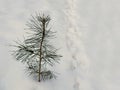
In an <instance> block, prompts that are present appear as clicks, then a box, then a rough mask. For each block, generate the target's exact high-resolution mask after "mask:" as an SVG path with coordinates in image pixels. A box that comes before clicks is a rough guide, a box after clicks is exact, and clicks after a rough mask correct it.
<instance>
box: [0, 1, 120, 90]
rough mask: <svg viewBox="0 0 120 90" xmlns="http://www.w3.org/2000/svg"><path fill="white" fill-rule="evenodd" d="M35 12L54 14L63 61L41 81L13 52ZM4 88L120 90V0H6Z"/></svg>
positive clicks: (0, 53)
mask: <svg viewBox="0 0 120 90" xmlns="http://www.w3.org/2000/svg"><path fill="white" fill-rule="evenodd" d="M35 12H40V13H45V14H49V15H50V16H51V18H52V22H51V27H52V29H53V30H54V31H57V35H56V36H57V38H55V41H53V44H54V45H57V48H60V51H59V54H62V56H63V57H62V58H61V62H60V64H57V65H56V66H55V71H57V72H58V77H57V79H53V80H49V81H45V82H40V83H39V82H37V81H35V80H34V79H32V77H31V76H28V74H27V72H25V66H24V65H23V64H22V63H20V62H16V61H15V59H14V58H13V57H12V56H11V52H10V51H11V50H12V48H11V47H9V44H12V43H13V40H17V39H18V38H19V39H20V40H21V41H22V40H23V36H24V35H26V34H25V32H27V31H26V30H24V28H26V26H25V24H26V22H27V21H28V19H29V18H30V15H34V14H35ZM0 26H1V28H0V90H120V70H119V69H120V55H119V53H120V31H119V29H120V0H0Z"/></svg>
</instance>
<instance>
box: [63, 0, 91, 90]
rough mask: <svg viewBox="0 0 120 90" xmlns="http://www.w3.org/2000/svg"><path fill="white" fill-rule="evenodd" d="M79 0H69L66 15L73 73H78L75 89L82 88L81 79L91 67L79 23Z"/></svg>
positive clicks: (75, 79)
mask: <svg viewBox="0 0 120 90" xmlns="http://www.w3.org/2000/svg"><path fill="white" fill-rule="evenodd" d="M76 3H77V0H67V8H66V11H65V15H66V17H67V19H66V24H68V28H67V32H66V45H67V48H68V50H69V52H70V54H71V55H70V56H71V58H72V59H71V61H70V62H71V66H70V68H71V69H72V70H73V73H76V76H75V77H74V81H75V83H74V85H73V87H74V90H80V84H81V83H82V82H81V81H80V80H81V79H83V78H84V74H85V73H86V72H87V69H88V67H89V60H88V58H87V55H86V53H85V50H84V49H85V48H84V45H83V43H82V40H81V37H82V36H81V35H82V33H81V31H80V28H79V26H78V25H77V21H78V19H79V15H78V13H77V5H76Z"/></svg>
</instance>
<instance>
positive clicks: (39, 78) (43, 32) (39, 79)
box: [38, 20, 45, 82]
mask: <svg viewBox="0 0 120 90" xmlns="http://www.w3.org/2000/svg"><path fill="white" fill-rule="evenodd" d="M42 24H43V31H42V39H41V42H40V59H39V73H38V74H39V76H38V82H40V81H41V77H40V75H41V61H42V44H43V40H44V37H45V21H44V20H43V22H42Z"/></svg>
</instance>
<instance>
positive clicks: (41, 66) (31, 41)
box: [13, 14, 61, 82]
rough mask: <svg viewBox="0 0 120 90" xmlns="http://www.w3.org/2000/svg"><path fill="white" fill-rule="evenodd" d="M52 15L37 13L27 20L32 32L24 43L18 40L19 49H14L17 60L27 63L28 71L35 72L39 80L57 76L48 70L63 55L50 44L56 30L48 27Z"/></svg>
mask: <svg viewBox="0 0 120 90" xmlns="http://www.w3.org/2000/svg"><path fill="white" fill-rule="evenodd" d="M50 20H51V19H50V16H45V15H44V14H43V15H40V14H36V15H35V16H32V19H30V20H29V22H27V26H28V29H29V30H30V31H31V32H32V33H31V34H30V35H29V36H28V38H27V39H25V40H24V41H23V43H22V44H21V43H19V42H17V45H14V46H15V47H17V49H16V50H15V51H14V54H13V55H14V56H15V58H16V60H18V61H21V62H23V63H25V64H26V65H27V71H29V73H30V74H34V75H35V76H36V77H37V78H38V81H39V82H40V81H41V80H47V79H52V78H55V77H56V75H55V74H54V73H53V72H52V71H51V70H48V68H49V67H50V66H53V65H54V64H55V63H56V62H59V60H60V57H61V55H57V54H56V52H57V49H55V48H54V47H53V46H52V45H50V39H51V38H52V37H53V36H54V32H53V31H51V29H50V28H49V27H48V25H49V22H50Z"/></svg>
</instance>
